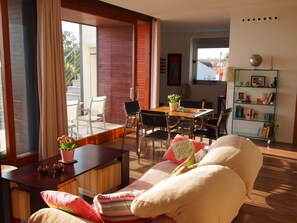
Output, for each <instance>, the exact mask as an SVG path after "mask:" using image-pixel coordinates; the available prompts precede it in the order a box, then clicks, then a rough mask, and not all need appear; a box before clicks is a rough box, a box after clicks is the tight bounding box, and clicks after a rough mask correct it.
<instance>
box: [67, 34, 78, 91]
mask: <svg viewBox="0 0 297 223" xmlns="http://www.w3.org/2000/svg"><path fill="white" fill-rule="evenodd" d="M63 48H64V69H65V76H66V77H65V78H66V86H70V85H72V80H76V79H78V75H79V74H80V59H81V58H80V44H79V42H78V41H77V39H76V37H75V36H74V34H73V33H72V32H70V31H64V32H63Z"/></svg>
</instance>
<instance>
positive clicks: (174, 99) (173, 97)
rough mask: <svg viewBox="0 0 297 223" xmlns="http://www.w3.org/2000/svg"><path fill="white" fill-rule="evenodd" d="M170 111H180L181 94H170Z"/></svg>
mask: <svg viewBox="0 0 297 223" xmlns="http://www.w3.org/2000/svg"><path fill="white" fill-rule="evenodd" d="M168 100H169V106H170V111H178V110H179V102H180V95H179V94H170V95H168Z"/></svg>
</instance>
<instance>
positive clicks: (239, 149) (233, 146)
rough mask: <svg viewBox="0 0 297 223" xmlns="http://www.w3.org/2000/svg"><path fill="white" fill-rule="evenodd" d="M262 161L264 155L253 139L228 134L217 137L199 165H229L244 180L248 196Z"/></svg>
mask: <svg viewBox="0 0 297 223" xmlns="http://www.w3.org/2000/svg"><path fill="white" fill-rule="evenodd" d="M262 163H263V155H262V153H261V151H260V150H259V148H258V147H257V146H256V145H255V144H254V143H253V142H252V141H251V140H249V139H247V138H243V137H240V136H236V135H228V136H224V137H221V138H219V139H217V140H216V141H215V142H214V143H213V144H212V145H211V146H210V147H209V149H208V153H207V155H206V156H205V157H204V158H203V160H202V161H201V162H200V163H199V166H200V167H201V166H207V165H213V164H215V165H223V166H228V167H229V168H230V169H232V170H233V171H234V172H235V173H237V174H238V176H240V177H241V179H242V180H243V181H244V183H245V185H246V188H247V196H250V193H251V191H252V189H253V186H254V182H255V180H256V177H257V175H258V173H259V170H260V168H261V166H262Z"/></svg>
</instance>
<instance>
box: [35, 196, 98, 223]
mask: <svg viewBox="0 0 297 223" xmlns="http://www.w3.org/2000/svg"><path fill="white" fill-rule="evenodd" d="M40 194H41V196H42V198H43V200H44V201H45V202H46V203H47V205H48V206H49V207H51V208H57V209H60V210H63V211H66V212H68V213H70V214H74V215H76V216H78V217H82V218H85V219H87V220H89V221H92V222H96V223H104V221H103V220H102V218H101V216H100V214H99V213H98V212H97V211H96V210H95V209H94V208H93V206H92V205H90V204H89V203H87V202H86V201H85V200H84V199H82V198H81V197H78V196H76V195H73V194H69V193H66V192H62V191H53V190H46V191H42V192H41V193H40Z"/></svg>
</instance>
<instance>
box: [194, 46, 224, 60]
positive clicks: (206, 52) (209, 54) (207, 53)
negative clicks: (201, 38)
mask: <svg viewBox="0 0 297 223" xmlns="http://www.w3.org/2000/svg"><path fill="white" fill-rule="evenodd" d="M220 52H222V56H221V58H222V59H223V58H225V56H226V54H227V53H229V48H202V49H201V48H200V49H199V50H198V60H200V59H206V58H209V59H210V58H220Z"/></svg>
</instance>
